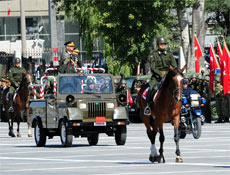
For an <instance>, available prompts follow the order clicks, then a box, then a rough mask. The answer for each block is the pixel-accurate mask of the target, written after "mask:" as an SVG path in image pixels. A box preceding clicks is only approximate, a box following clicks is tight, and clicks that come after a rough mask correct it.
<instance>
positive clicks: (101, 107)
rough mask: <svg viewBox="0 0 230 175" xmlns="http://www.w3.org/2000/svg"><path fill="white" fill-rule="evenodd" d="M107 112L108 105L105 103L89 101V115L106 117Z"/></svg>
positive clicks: (90, 116)
mask: <svg viewBox="0 0 230 175" xmlns="http://www.w3.org/2000/svg"><path fill="white" fill-rule="evenodd" d="M105 114H106V106H105V103H99V102H94V103H88V117H89V118H96V117H105Z"/></svg>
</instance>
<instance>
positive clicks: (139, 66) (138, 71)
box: [137, 62, 141, 76]
mask: <svg viewBox="0 0 230 175" xmlns="http://www.w3.org/2000/svg"><path fill="white" fill-rule="evenodd" d="M140 69H141V64H140V62H139V64H138V66H137V76H138V75H140Z"/></svg>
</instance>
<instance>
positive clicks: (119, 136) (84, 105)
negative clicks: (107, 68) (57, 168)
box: [30, 73, 128, 147]
mask: <svg viewBox="0 0 230 175" xmlns="http://www.w3.org/2000/svg"><path fill="white" fill-rule="evenodd" d="M54 81H55V82H56V84H57V85H56V89H55V90H54V92H55V93H54V94H50V95H45V98H44V99H32V100H31V102H30V116H31V117H32V118H33V119H32V120H31V121H32V127H33V128H35V129H34V135H35V142H36V145H37V146H45V144H46V138H47V137H48V138H53V136H60V138H61V143H62V146H64V147H70V146H72V141H73V136H74V137H86V138H87V140H88V143H89V144H90V145H96V144H97V143H98V140H99V134H100V133H106V134H107V135H108V136H115V141H116V144H117V145H124V144H125V142H126V133H127V129H126V125H127V124H128V117H127V113H126V109H125V107H121V106H118V104H117V100H116V94H115V88H114V83H113V81H114V79H113V76H112V75H111V74H84V73H79V74H76V73H74V74H59V75H58V76H57V77H56V80H54ZM54 84H55V83H54ZM54 87H55V86H54Z"/></svg>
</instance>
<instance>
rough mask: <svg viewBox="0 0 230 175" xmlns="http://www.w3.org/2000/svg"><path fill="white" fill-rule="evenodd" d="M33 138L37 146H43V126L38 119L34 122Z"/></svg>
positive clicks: (44, 142)
mask: <svg viewBox="0 0 230 175" xmlns="http://www.w3.org/2000/svg"><path fill="white" fill-rule="evenodd" d="M34 139H35V143H36V145H37V146H38V147H42V146H45V144H46V134H45V131H44V129H43V127H42V126H41V123H39V121H36V122H35V127H34Z"/></svg>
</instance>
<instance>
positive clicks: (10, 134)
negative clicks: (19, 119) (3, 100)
mask: <svg viewBox="0 0 230 175" xmlns="http://www.w3.org/2000/svg"><path fill="white" fill-rule="evenodd" d="M9 115H10V120H9V124H11V126H10V132H9V136H11V137H15V134H14V114H9Z"/></svg>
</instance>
